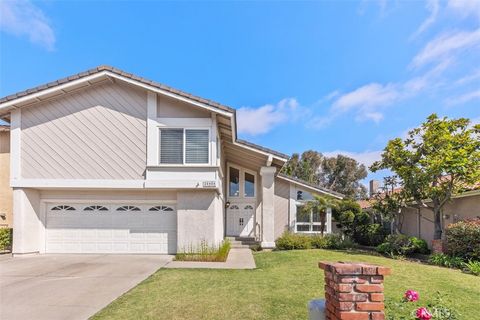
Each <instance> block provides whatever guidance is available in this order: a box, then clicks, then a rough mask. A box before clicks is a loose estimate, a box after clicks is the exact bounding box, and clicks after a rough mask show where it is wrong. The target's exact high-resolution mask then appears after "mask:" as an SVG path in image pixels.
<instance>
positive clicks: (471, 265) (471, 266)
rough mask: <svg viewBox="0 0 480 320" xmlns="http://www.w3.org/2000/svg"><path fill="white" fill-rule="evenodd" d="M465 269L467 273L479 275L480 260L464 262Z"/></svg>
mask: <svg viewBox="0 0 480 320" xmlns="http://www.w3.org/2000/svg"><path fill="white" fill-rule="evenodd" d="M465 270H466V271H467V272H468V273H471V274H474V275H476V276H480V261H469V262H467V263H465Z"/></svg>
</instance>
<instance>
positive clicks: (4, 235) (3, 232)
mask: <svg viewBox="0 0 480 320" xmlns="http://www.w3.org/2000/svg"><path fill="white" fill-rule="evenodd" d="M11 249H12V228H0V250H1V251H4V250H11Z"/></svg>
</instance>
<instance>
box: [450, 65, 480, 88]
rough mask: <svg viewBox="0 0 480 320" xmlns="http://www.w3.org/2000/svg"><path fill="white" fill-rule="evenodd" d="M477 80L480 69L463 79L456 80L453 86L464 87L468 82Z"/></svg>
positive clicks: (479, 76)
mask: <svg viewBox="0 0 480 320" xmlns="http://www.w3.org/2000/svg"><path fill="white" fill-rule="evenodd" d="M478 79H480V69H477V70H475V71H474V72H472V73H470V74H468V75H466V76H465V77H463V78H460V79H458V80H457V81H455V84H456V85H464V84H468V83H470V82H473V81H476V80H478Z"/></svg>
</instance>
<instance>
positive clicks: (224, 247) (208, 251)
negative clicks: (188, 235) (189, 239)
mask: <svg viewBox="0 0 480 320" xmlns="http://www.w3.org/2000/svg"><path fill="white" fill-rule="evenodd" d="M230 248H231V244H230V241H229V240H224V241H223V242H222V243H221V244H220V245H219V246H210V245H209V244H208V243H207V242H206V241H202V242H200V245H198V246H193V245H192V246H190V247H189V248H188V249H184V250H183V252H179V253H177V254H176V255H175V260H176V261H202V262H225V261H226V260H227V257H228V253H229V252H230Z"/></svg>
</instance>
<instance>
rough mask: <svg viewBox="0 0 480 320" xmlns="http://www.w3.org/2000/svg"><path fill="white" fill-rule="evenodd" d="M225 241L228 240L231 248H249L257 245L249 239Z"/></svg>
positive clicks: (229, 238)
mask: <svg viewBox="0 0 480 320" xmlns="http://www.w3.org/2000/svg"><path fill="white" fill-rule="evenodd" d="M226 239H228V240H230V243H231V245H232V248H251V247H254V246H257V245H258V244H259V242H258V241H256V240H255V238H251V237H226Z"/></svg>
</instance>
